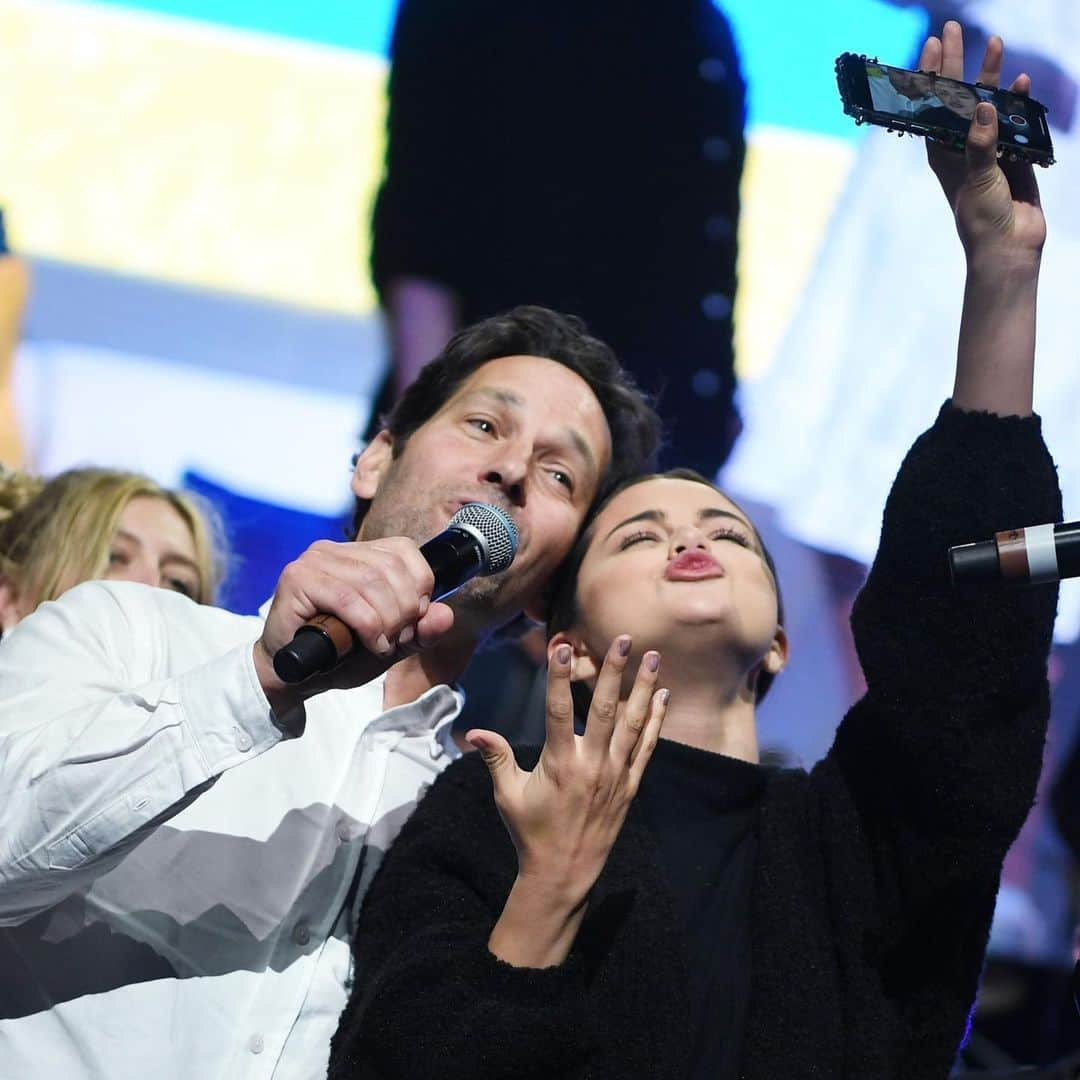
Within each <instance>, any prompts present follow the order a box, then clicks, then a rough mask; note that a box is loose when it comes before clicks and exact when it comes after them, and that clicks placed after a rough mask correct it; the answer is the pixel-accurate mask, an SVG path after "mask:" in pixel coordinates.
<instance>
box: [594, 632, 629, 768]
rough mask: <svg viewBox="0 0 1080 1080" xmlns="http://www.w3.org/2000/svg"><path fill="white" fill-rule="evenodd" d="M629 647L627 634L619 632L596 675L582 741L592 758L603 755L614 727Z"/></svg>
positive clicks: (606, 750) (596, 758) (605, 754)
mask: <svg viewBox="0 0 1080 1080" xmlns="http://www.w3.org/2000/svg"><path fill="white" fill-rule="evenodd" d="M630 646H631V641H630V635H629V634H620V635H619V636H618V637H617V638H616V639H615V640H614V641H613V642H612V643H611V647H610V648H609V649H608V651H607V656H605V657H604V663H603V666H602V667H601V668H600V674H599V675H598V676H597V677H596V686H595V687H594V688H593V695H592V704H591V705H590V706H589V716H588V718H587V719H586V721H585V736H584V738H583V740H582V742H583V743H584V748H585V751H586V753H589V754H591V755H592V756H593V759H594V760H599V759H600V758H601V757H606V756H607V752H608V745H609V744H610V742H611V733H612V732H613V731H614V729H615V717H616V716H617V715H618V711H619V695H620V691H621V690H622V677H623V672H624V671H625V670H626V663H627V660H628V658H629V656H630Z"/></svg>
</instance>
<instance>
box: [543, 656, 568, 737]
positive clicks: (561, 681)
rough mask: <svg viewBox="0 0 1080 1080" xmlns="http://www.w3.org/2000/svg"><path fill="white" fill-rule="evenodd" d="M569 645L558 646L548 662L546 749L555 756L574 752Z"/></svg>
mask: <svg viewBox="0 0 1080 1080" xmlns="http://www.w3.org/2000/svg"><path fill="white" fill-rule="evenodd" d="M571 653H572V650H571V648H570V646H569V645H567V644H565V643H564V644H562V645H558V646H556V648H555V649H554V651H553V652H552V654H551V660H550V661H549V662H548V673H547V719H546V721H545V725H546V731H547V738H546V741H547V746H549V747H550V748H551V750H552V752H553V753H555V754H556V756H558V755H560V754H565V753H567V752H569V751H572V750H573V747H574V739H575V738H576V736H575V735H574V696H573V694H572V693H571V692H570V670H571V668H570V661H571Z"/></svg>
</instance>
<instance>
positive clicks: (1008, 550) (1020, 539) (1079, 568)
mask: <svg viewBox="0 0 1080 1080" xmlns="http://www.w3.org/2000/svg"><path fill="white" fill-rule="evenodd" d="M949 573H950V575H951V576H952V581H953V584H954V585H982V584H986V583H987V582H992V581H1012V582H1017V583H1018V584H1022V585H1037V584H1039V583H1040V582H1043V581H1060V580H1061V579H1062V578H1072V577H1080V521H1066V522H1059V523H1058V524H1057V525H1031V526H1029V527H1028V528H1026V529H1006V530H1005V531H1004V532H999V533H995V534H994V539H993V540H980V541H979V542H978V543H976V544H960V545H959V546H957V547H951V548H949Z"/></svg>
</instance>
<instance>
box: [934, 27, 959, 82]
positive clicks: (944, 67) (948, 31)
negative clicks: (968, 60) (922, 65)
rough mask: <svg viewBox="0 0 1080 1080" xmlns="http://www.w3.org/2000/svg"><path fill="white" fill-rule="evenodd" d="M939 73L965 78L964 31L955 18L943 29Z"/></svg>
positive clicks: (949, 76) (948, 76)
mask: <svg viewBox="0 0 1080 1080" xmlns="http://www.w3.org/2000/svg"><path fill="white" fill-rule="evenodd" d="M938 74H940V75H944V76H945V77H946V78H947V79H959V80H960V81H961V82H963V80H964V33H963V31H962V30H961V29H960V24H959V23H958V22H956V21H955V20H954V19H950V20H949V21H948V22H947V23H946V24H945V25H944V26H943V27H942V30H941V67H940V69H938Z"/></svg>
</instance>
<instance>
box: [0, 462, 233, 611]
mask: <svg viewBox="0 0 1080 1080" xmlns="http://www.w3.org/2000/svg"><path fill="white" fill-rule="evenodd" d="M140 496H146V497H149V498H153V499H163V500H164V501H165V502H167V503H168V504H169V505H170V506H172V507H173V509H174V510H176V512H177V513H178V514H179V515H180V517H181V518H182V519H183V520H184V523H185V524H186V525H187V527H188V530H189V531H190V533H191V539H192V543H193V546H194V548H195V565H196V568H197V570H198V576H199V589H198V594H197V595H196V596H195V597H194V599H195V600H196V601H197V602H198V603H200V604H208V603H213V601H214V598H215V595H216V593H217V589H218V586H219V585H220V584H221V579H222V577H223V576H224V570H225V565H224V564H225V558H224V544H223V542H222V536H223V530H222V527H221V522H220V519H219V517H218V515H217V513H216V512H215V511H214V510H213V508H212V507H211V506H210V505H209V504H208V503H207V502H206V501H205V500H204V499H201V498H200V497H199V496H197V495H193V494H192V493H190V492H180V491H171V490H170V489H168V488H164V487H162V486H161V485H160V484H157V483H155V482H154V481H153V480H151V479H150V478H149V477H146V476H141V475H139V474H138V473H130V472H122V471H120V470H116V469H97V468H86V469H68V470H67V471H66V472H62V473H60V474H58V475H57V476H54V477H53V478H52V479H51V480H48V481H43V480H41V479H38V478H36V477H32V476H27V475H26V474H24V473H17V472H12V471H10V470H3V469H0V574H3V575H4V576H6V577H8V578H10V579H11V581H12V582H13V583H14V584H15V587H16V589H17V590H18V595H19V606H20V607H21V608H22V609H23V611H24V612H26V613H27V614H28V613H29V612H31V611H33V610H34V608H36V607H37V606H38V604H41V603H44V602H45V601H46V600H55V599H56V598H57V597H58V596H59V595H60V594H61V593H62V592H64V591H65V590H66V589H70V588H71V587H72V586H74V585H78V584H79V583H80V582H83V581H92V580H94V579H95V578H102V577H104V576H105V574H106V572H107V570H108V566H109V550H110V547H111V545H112V541H113V537H114V536H115V534H116V530H117V528H118V526H119V523H120V516H121V514H123V512H124V509H125V507H126V506H127V505H128V503H130V502H131V500H132V499H135V498H138V497H140Z"/></svg>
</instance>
